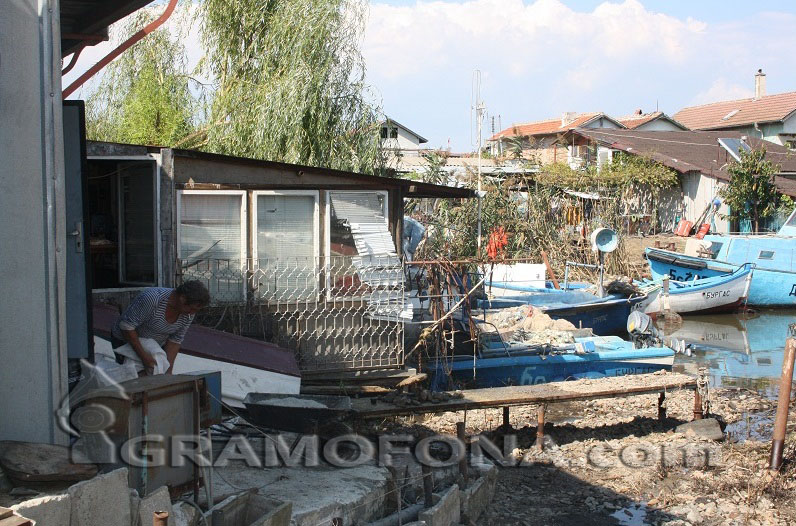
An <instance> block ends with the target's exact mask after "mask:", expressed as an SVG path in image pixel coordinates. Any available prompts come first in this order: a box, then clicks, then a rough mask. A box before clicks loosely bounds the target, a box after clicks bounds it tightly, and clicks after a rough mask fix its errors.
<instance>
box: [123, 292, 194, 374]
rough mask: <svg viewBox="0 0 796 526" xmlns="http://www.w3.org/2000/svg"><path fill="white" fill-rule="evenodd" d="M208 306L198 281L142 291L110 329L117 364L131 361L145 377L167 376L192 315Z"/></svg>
mask: <svg viewBox="0 0 796 526" xmlns="http://www.w3.org/2000/svg"><path fill="white" fill-rule="evenodd" d="M208 303H210V294H209V293H208V291H207V288H205V286H204V285H203V284H202V282H200V281H186V282H185V283H183V284H182V285H180V286H179V287H177V288H176V289H169V288H160V287H152V288H147V289H145V290H144V291H143V292H141V294H139V295H138V296H137V297H136V298H135V299H134V300H133V302H132V303H131V304H130V306H129V307H127V309H126V310H125V311H124V312H123V313H122V315H121V316H120V317H119V319H118V320H116V323H115V324H114V326H113V337H114V339H115V340H116V341H115V342H114V347H117V345H118V347H117V348H115V349H114V352H115V353H116V356H117V361H118V362H119V363H124V362H125V361H126V360H128V359H129V360H132V362H133V364H134V365H135V366H136V369H138V370H139V371H145V374H146V373H148V374H152V373H154V374H159V373H171V370H172V368H173V367H174V360H175V359H176V358H177V354H178V353H179V352H180V345H181V344H182V340H183V338H184V337H185V333H186V332H187V331H188V327H190V326H191V322H192V321H193V318H194V315H195V314H196V313H197V312H198V311H199V310H201V309H202V308H204V307H205V306H207V304H208Z"/></svg>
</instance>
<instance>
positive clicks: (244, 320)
mask: <svg viewBox="0 0 796 526" xmlns="http://www.w3.org/2000/svg"><path fill="white" fill-rule="evenodd" d="M404 275H405V274H404V267H403V264H402V262H401V261H400V260H399V259H398V258H397V257H396V256H394V255H392V256H374V255H367V256H333V257H322V258H318V257H315V258H313V257H296V258H284V259H245V260H230V259H201V260H192V261H188V260H183V261H181V262H180V270H179V275H178V276H177V281H178V282H182V281H188V280H199V281H201V282H203V283H204V284H205V286H207V288H208V290H209V291H210V296H211V305H210V306H209V308H207V309H205V310H204V311H202V313H200V314H199V315H197V319H196V322H197V323H200V324H202V325H206V326H210V327H214V328H217V329H221V330H226V331H230V332H235V333H237V334H242V335H245V336H251V337H256V338H260V339H264V340H267V341H271V342H273V343H276V344H278V345H280V346H282V347H285V348H287V349H292V350H294V351H295V352H296V353H297V358H298V361H299V365H300V366H301V369H302V370H303V371H327V370H328V371H332V370H355V369H378V368H392V367H399V366H402V365H403V356H404V341H403V340H404V338H403V335H404V322H405V321H410V320H411V319H412V307H411V303H409V302H407V301H406V297H405V278H404Z"/></svg>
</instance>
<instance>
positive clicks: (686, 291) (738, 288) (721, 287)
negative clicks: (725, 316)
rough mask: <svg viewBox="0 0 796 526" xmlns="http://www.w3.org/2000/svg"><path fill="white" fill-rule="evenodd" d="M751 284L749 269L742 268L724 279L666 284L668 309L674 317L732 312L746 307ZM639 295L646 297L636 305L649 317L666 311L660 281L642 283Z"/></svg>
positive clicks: (745, 266)
mask: <svg viewBox="0 0 796 526" xmlns="http://www.w3.org/2000/svg"><path fill="white" fill-rule="evenodd" d="M751 282H752V265H751V264H746V265H743V266H741V267H740V268H738V269H737V270H735V272H733V273H732V274H729V275H726V276H716V277H712V278H703V279H694V280H690V281H670V282H669V296H668V304H669V305H668V307H669V310H670V311H671V312H676V313H678V314H690V313H700V314H707V313H720V312H733V311H735V310H736V309H738V307H740V306H742V305H744V304H745V303H746V300H747V298H748V297H749V286H750V284H751ZM641 291H642V292H644V293H645V294H646V295H647V297H646V299H644V300H643V301H641V302H640V303H638V304H637V305H636V309H639V310H641V311H642V312H644V313H645V314H649V315H650V316H656V315H658V314H660V313H661V312H663V311H664V310H665V308H666V302H667V298H666V295H665V294H664V291H663V283H662V281H661V280H657V281H652V282H642V286H641Z"/></svg>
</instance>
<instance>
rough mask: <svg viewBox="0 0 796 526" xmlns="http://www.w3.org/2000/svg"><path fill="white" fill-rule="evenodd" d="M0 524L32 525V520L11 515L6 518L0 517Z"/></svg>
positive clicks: (11, 525)
mask: <svg viewBox="0 0 796 526" xmlns="http://www.w3.org/2000/svg"><path fill="white" fill-rule="evenodd" d="M0 526H33V521H32V520H30V519H26V518H25V517H20V516H19V515H13V516H11V517H8V518H6V519H0Z"/></svg>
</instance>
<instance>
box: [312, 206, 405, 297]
mask: <svg viewBox="0 0 796 526" xmlns="http://www.w3.org/2000/svg"><path fill="white" fill-rule="evenodd" d="M374 193H375V194H381V195H382V196H384V223H385V225H386V226H387V230H388V231H389V229H390V192H389V191H388V190H327V191H326V198H325V200H326V212H325V214H324V220H323V224H324V229H323V230H324V253H325V254H326V258H325V260H326V262H325V265H324V267H325V268H324V274H325V275H326V279H325V281H326V283H325V288H326V299H327V300H346V299H357V298H361V296H337V295H332V275H331V265H332V261H331V259H332V194H346V195H351V194H360V195H363V194H374ZM390 237H393V236H392V232H390ZM392 241H393V244H395V239H394V238H393V240H392ZM399 257H400V256H399Z"/></svg>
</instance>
